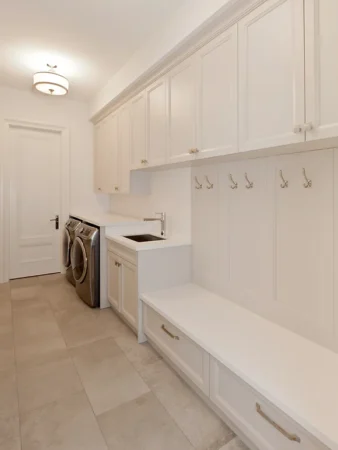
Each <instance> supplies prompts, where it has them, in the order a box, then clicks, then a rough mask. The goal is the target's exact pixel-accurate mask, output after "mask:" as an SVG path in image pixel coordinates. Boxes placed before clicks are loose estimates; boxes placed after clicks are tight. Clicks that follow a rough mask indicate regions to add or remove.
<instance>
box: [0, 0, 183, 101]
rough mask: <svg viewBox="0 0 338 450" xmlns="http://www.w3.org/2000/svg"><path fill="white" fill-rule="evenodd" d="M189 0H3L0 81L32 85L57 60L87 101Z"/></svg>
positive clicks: (0, 7)
mask: <svg viewBox="0 0 338 450" xmlns="http://www.w3.org/2000/svg"><path fill="white" fill-rule="evenodd" d="M183 3H184V0H29V1H28V0H0V84H5V85H8V86H12V87H16V88H19V89H31V88H32V76H33V73H34V72H36V71H39V70H45V68H46V64H47V63H49V64H56V65H57V66H58V69H57V70H58V72H59V73H60V74H62V75H64V76H66V77H67V78H69V81H70V91H69V97H71V98H73V99H78V100H88V99H89V98H90V97H92V96H93V95H94V94H95V93H96V92H97V91H98V90H99V89H101V88H102V87H103V86H104V85H105V84H106V82H107V81H108V80H109V79H110V78H111V77H112V76H113V75H114V73H115V72H117V71H118V70H119V69H120V68H121V67H122V66H123V65H124V64H125V63H126V62H127V61H128V59H129V58H130V57H131V56H132V54H133V53H134V52H135V51H136V50H137V49H138V48H140V46H141V45H142V42H143V41H145V40H146V39H147V37H148V36H149V35H151V34H152V33H154V32H155V31H156V30H158V29H160V28H161V24H162V25H163V23H164V22H165V21H167V20H168V19H169V18H170V16H171V15H173V14H174V13H175V11H177V9H178V8H179V7H180V6H181V5H182V4H183Z"/></svg>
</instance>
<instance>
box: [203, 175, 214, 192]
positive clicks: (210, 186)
mask: <svg viewBox="0 0 338 450" xmlns="http://www.w3.org/2000/svg"><path fill="white" fill-rule="evenodd" d="M205 180H206V182H207V183H208V185H207V189H213V188H214V183H210V181H209V178H208V176H207V175H205Z"/></svg>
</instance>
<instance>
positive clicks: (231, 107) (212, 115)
mask: <svg viewBox="0 0 338 450" xmlns="http://www.w3.org/2000/svg"><path fill="white" fill-rule="evenodd" d="M237 59H238V58H237V25H234V26H233V27H231V28H230V29H229V30H227V31H225V32H224V33H222V34H221V35H220V36H218V37H217V38H216V39H213V40H212V41H211V42H210V43H209V44H208V45H206V46H205V47H203V48H202V49H201V50H200V52H199V53H198V73H199V83H198V89H199V93H198V96H199V97H198V98H199V102H198V128H197V133H198V149H199V152H198V157H199V158H201V157H202V158H209V157H211V156H218V155H227V154H229V153H235V152H237V148H238V146H237V135H238V126H237V123H238V121H237V109H238V108H237Z"/></svg>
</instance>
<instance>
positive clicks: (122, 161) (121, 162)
mask: <svg viewBox="0 0 338 450" xmlns="http://www.w3.org/2000/svg"><path fill="white" fill-rule="evenodd" d="M118 130H119V134H118V143H119V146H118V171H119V173H118V179H119V183H118V186H117V189H116V188H115V191H116V192H119V193H121V194H128V193H129V190H130V109H129V105H125V106H123V107H122V108H121V109H120V110H119V114H118Z"/></svg>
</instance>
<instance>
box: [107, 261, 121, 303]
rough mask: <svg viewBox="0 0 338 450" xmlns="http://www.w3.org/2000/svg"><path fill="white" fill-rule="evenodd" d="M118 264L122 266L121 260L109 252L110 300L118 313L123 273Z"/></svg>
mask: <svg viewBox="0 0 338 450" xmlns="http://www.w3.org/2000/svg"><path fill="white" fill-rule="evenodd" d="M118 264H120V258H119V257H118V256H117V255H115V254H114V253H112V252H108V300H109V303H110V304H111V305H112V306H113V307H114V308H115V309H116V310H117V311H120V310H121V302H120V299H121V295H120V289H121V271H120V268H119V266H118Z"/></svg>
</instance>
